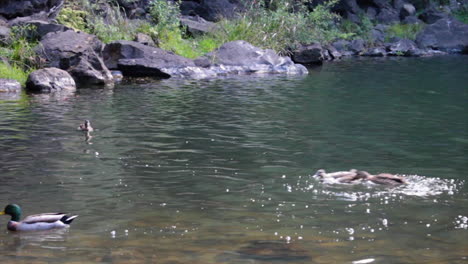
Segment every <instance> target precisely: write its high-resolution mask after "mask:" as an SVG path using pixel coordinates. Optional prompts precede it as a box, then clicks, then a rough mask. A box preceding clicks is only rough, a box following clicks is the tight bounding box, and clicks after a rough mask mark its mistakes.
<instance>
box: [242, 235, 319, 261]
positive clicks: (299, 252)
mask: <svg viewBox="0 0 468 264" xmlns="http://www.w3.org/2000/svg"><path fill="white" fill-rule="evenodd" d="M237 253H239V254H240V256H241V257H242V258H248V259H254V260H260V261H268V260H270V261H271V260H275V261H281V262H285V263H292V262H296V261H301V263H302V262H303V261H310V260H311V259H312V258H311V256H310V255H308V254H307V251H306V250H304V249H302V248H300V247H299V246H298V245H296V244H294V243H287V242H285V241H266V240H255V241H252V242H250V244H249V245H247V246H245V247H243V248H241V249H239V250H238V251H237Z"/></svg>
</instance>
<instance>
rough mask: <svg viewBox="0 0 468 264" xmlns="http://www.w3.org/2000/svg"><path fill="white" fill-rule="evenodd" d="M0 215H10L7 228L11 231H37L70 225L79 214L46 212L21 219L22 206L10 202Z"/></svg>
mask: <svg viewBox="0 0 468 264" xmlns="http://www.w3.org/2000/svg"><path fill="white" fill-rule="evenodd" d="M0 215H10V216H11V219H10V221H8V225H7V228H8V230H10V231H36V230H49V229H55V228H65V227H69V226H70V223H71V222H72V221H73V219H75V218H76V217H78V216H77V215H73V216H68V215H66V214H62V213H45V214H36V215H30V216H27V217H25V218H24V219H23V221H20V219H21V208H20V207H19V206H18V205H16V204H9V205H7V206H6V207H5V210H3V212H0Z"/></svg>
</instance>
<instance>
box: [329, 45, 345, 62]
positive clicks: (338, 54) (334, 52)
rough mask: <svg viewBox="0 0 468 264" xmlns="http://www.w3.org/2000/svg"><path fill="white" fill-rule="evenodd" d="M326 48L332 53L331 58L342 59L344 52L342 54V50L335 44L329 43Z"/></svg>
mask: <svg viewBox="0 0 468 264" xmlns="http://www.w3.org/2000/svg"><path fill="white" fill-rule="evenodd" d="M326 49H327V50H328V53H329V54H330V56H331V58H332V59H333V60H338V59H340V58H341V57H343V54H341V52H339V51H338V50H337V49H336V48H335V47H334V46H332V45H327V46H326Z"/></svg>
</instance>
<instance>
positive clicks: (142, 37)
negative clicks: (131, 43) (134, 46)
mask: <svg viewBox="0 0 468 264" xmlns="http://www.w3.org/2000/svg"><path fill="white" fill-rule="evenodd" d="M135 41H136V42H138V43H141V44H143V45H146V46H151V47H156V43H154V41H153V39H152V38H151V37H150V36H148V35H146V34H143V33H138V34H137V35H136V36H135Z"/></svg>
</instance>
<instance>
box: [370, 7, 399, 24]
mask: <svg viewBox="0 0 468 264" xmlns="http://www.w3.org/2000/svg"><path fill="white" fill-rule="evenodd" d="M376 19H377V21H378V22H379V23H383V24H390V23H394V22H399V21H400V15H399V14H398V12H397V11H396V10H395V9H392V8H383V9H380V12H379V14H378V15H377V17H376Z"/></svg>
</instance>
